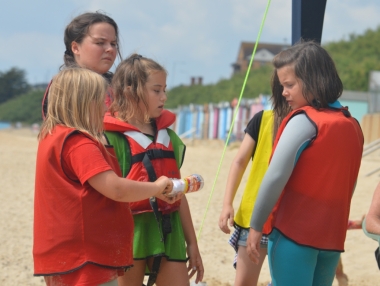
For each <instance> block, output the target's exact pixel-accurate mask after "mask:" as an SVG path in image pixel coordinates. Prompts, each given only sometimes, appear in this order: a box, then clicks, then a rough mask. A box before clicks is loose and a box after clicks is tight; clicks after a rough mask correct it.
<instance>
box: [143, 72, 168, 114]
mask: <svg viewBox="0 0 380 286" xmlns="http://www.w3.org/2000/svg"><path fill="white" fill-rule="evenodd" d="M145 90H146V101H147V103H148V110H147V113H148V116H149V118H157V117H159V116H160V115H161V113H162V111H163V110H164V105H165V102H166V100H167V96H166V73H165V72H163V71H157V72H153V73H152V74H151V75H149V77H148V81H147V82H146V85H145ZM141 104H142V103H141ZM144 109H145V107H144Z"/></svg>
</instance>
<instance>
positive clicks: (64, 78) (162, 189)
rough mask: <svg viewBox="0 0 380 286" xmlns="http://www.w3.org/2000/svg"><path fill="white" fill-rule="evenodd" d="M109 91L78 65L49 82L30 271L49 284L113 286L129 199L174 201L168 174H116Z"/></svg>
mask: <svg viewBox="0 0 380 286" xmlns="http://www.w3.org/2000/svg"><path fill="white" fill-rule="evenodd" d="M106 88H107V84H106V82H105V80H104V78H103V77H102V76H100V75H99V74H97V73H95V72H92V71H90V70H88V69H82V68H70V69H64V70H62V71H61V72H60V73H59V74H58V75H56V76H55V77H54V80H53V82H52V84H51V86H50V90H49V93H50V95H49V103H48V108H47V114H46V119H45V121H44V122H43V124H42V126H41V131H40V134H39V135H38V138H39V141H40V142H39V146H38V152H37V163H36V180H35V198H34V245H33V257H34V275H35V276H44V278H45V282H46V284H47V285H52V286H54V285H103V283H109V282H111V281H113V284H112V283H110V284H107V285H117V280H116V278H117V276H118V275H123V273H124V270H125V269H126V268H129V267H130V266H131V265H132V263H133V260H132V236H133V220H132V215H131V212H130V207H129V204H128V203H126V202H133V201H139V200H142V199H145V198H148V197H151V196H157V197H159V198H160V199H162V200H164V201H166V202H173V201H174V200H173V199H170V198H168V197H167V193H168V192H170V191H171V188H172V183H171V180H169V179H168V178H167V177H164V176H163V177H160V178H158V180H157V181H156V182H154V183H150V182H135V181H132V180H126V179H124V178H120V177H119V176H120V175H121V174H120V169H119V166H118V164H117V160H116V159H115V155H114V153H113V149H112V148H111V147H110V146H107V145H106V146H104V145H103V144H104V143H105V140H104V138H103V136H102V133H103V131H102V130H103V115H104V109H105V107H104V95H105V91H106ZM115 172H116V173H115Z"/></svg>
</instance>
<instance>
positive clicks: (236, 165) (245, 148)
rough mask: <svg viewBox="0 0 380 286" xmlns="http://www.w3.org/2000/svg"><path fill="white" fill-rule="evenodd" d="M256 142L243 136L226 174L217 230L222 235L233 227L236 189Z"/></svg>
mask: <svg viewBox="0 0 380 286" xmlns="http://www.w3.org/2000/svg"><path fill="white" fill-rule="evenodd" d="M255 145H256V142H255V140H253V138H252V137H251V136H250V135H248V134H245V136H244V138H243V142H242V143H241V145H240V148H239V151H238V153H237V154H236V157H235V158H234V160H233V161H232V164H231V167H230V171H229V173H228V179H227V185H226V190H225V192H224V200H223V209H222V212H221V214H220V217H219V228H220V229H221V230H222V231H223V232H224V233H230V229H229V227H228V225H229V226H230V227H232V226H233V225H234V209H233V206H232V203H233V200H234V198H235V195H236V192H237V189H238V187H239V185H240V182H241V179H242V177H243V175H244V172H245V169H246V168H247V165H248V163H249V160H250V159H251V156H252V151H253V149H254V148H255Z"/></svg>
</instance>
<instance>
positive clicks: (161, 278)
mask: <svg viewBox="0 0 380 286" xmlns="http://www.w3.org/2000/svg"><path fill="white" fill-rule="evenodd" d="M152 261H153V260H150V261H149V262H148V263H149V265H152ZM156 285H157V286H189V285H190V281H189V275H188V273H187V266H186V262H175V261H168V260H166V258H165V257H163V258H162V259H161V265H160V270H159V272H158V275H157V280H156ZM139 286H141V284H140V285H139Z"/></svg>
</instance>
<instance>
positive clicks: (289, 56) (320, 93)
mask: <svg viewBox="0 0 380 286" xmlns="http://www.w3.org/2000/svg"><path fill="white" fill-rule="evenodd" d="M273 66H274V71H273V75H272V84H271V85H272V96H273V97H274V98H275V100H274V101H276V100H278V102H279V109H280V110H281V109H284V108H285V107H284V106H283V105H287V103H286V101H281V100H279V99H280V98H282V97H283V96H282V92H283V87H282V86H281V84H280V81H279V78H278V75H277V70H278V69H280V68H282V67H284V66H291V67H293V69H294V73H295V75H296V77H297V78H298V79H300V80H301V81H302V94H303V96H304V98H305V99H306V100H307V102H308V103H309V105H310V106H312V107H314V108H316V109H320V108H326V107H328V104H329V103H333V102H335V101H336V100H337V99H338V98H339V97H340V96H341V95H342V92H343V84H342V81H341V79H340V77H339V75H338V72H337V70H336V67H335V64H334V61H333V60H332V58H331V57H330V55H329V54H328V53H327V51H326V50H325V49H324V48H322V47H321V46H320V45H319V44H318V43H316V42H313V41H301V42H299V43H297V44H295V45H294V46H292V47H290V48H288V49H286V50H284V51H282V52H280V53H279V54H277V55H276V56H275V57H274V59H273ZM280 105H282V106H280Z"/></svg>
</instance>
